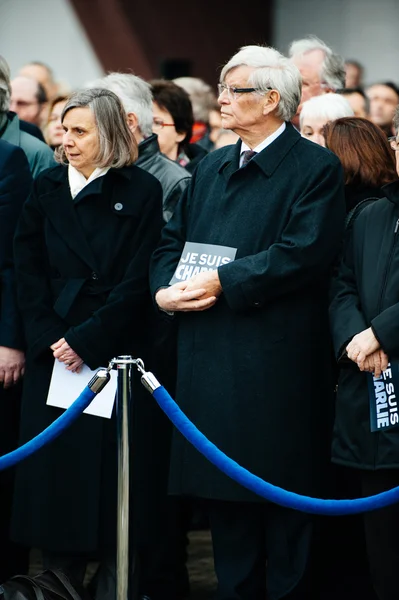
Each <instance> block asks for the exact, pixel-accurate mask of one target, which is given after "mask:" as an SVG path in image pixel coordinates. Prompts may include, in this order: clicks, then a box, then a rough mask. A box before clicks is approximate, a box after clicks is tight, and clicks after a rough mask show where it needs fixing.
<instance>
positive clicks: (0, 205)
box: [0, 145, 32, 349]
mask: <svg viewBox="0 0 399 600" xmlns="http://www.w3.org/2000/svg"><path fill="white" fill-rule="evenodd" d="M2 150H3V149H2ZM4 154H5V161H4V162H3V163H2V165H1V167H0V279H1V287H0V290H1V298H0V346H6V347H8V348H18V349H22V348H23V347H24V336H23V326H22V320H21V317H20V314H19V311H18V308H17V297H16V286H15V273H14V257H13V238H14V234H15V229H16V226H17V221H18V218H19V215H20V213H21V210H22V206H23V203H24V202H25V200H26V199H27V197H28V195H29V192H30V188H31V185H32V175H31V172H30V169H29V164H28V160H27V158H26V156H25V153H24V152H23V150H21V149H20V148H17V147H13V146H11V145H7V149H5V150H4V153H3V156H4Z"/></svg>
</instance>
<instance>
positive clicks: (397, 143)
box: [388, 135, 399, 152]
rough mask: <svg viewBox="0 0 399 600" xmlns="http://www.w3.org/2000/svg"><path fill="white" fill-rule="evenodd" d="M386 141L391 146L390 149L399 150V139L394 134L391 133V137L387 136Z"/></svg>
mask: <svg viewBox="0 0 399 600" xmlns="http://www.w3.org/2000/svg"><path fill="white" fill-rule="evenodd" d="M388 142H389V144H390V146H391V148H392V150H395V152H398V150H399V139H398V138H397V137H396V135H393V136H392V137H389V138H388Z"/></svg>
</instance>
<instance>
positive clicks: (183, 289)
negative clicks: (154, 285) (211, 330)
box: [155, 280, 217, 312]
mask: <svg viewBox="0 0 399 600" xmlns="http://www.w3.org/2000/svg"><path fill="white" fill-rule="evenodd" d="M191 281H192V280H190V281H189V282H188V281H182V282H181V283H180V282H179V283H175V284H174V285H171V286H170V287H168V288H163V289H160V290H158V292H157V293H156V295H155V301H156V303H157V304H158V306H159V308H161V309H162V310H165V311H167V312H179V311H180V312H190V311H202V310H207V309H208V308H211V307H212V306H213V305H214V304H215V303H216V301H217V297H216V296H210V295H209V294H208V291H207V289H206V288H205V287H198V286H197V287H196V288H195V287H194V288H193V287H191V289H190V290H187V287H188V284H189V283H190V282H191Z"/></svg>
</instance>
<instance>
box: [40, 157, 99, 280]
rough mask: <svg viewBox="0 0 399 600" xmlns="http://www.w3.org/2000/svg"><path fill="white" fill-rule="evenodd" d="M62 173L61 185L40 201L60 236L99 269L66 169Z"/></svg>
mask: <svg viewBox="0 0 399 600" xmlns="http://www.w3.org/2000/svg"><path fill="white" fill-rule="evenodd" d="M57 175H59V173H57ZM62 175H63V176H62V177H59V185H56V186H55V187H54V189H53V190H52V191H51V192H48V193H47V194H43V196H41V197H40V202H41V204H42V206H43V208H44V211H45V214H46V216H47V217H48V219H49V220H50V221H51V223H52V225H53V226H54V228H55V229H56V230H57V232H58V234H59V236H60V237H61V238H62V239H63V240H64V241H65V242H66V243H67V244H68V246H69V247H70V249H71V250H72V251H73V252H74V253H75V254H77V256H79V258H81V259H82V260H83V261H84V262H85V263H86V264H87V265H88V266H89V267H90V268H91V270H92V271H97V270H98V266H97V265H96V260H95V258H94V255H93V253H92V251H91V248H90V246H89V244H88V243H87V240H86V237H85V235H84V232H83V230H82V227H81V225H80V222H79V219H78V218H77V216H76V212H75V208H74V205H73V200H72V197H71V192H70V190H69V184H68V177H67V170H66V169H65V173H62ZM57 179H58V177H57Z"/></svg>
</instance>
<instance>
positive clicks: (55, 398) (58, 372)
mask: <svg viewBox="0 0 399 600" xmlns="http://www.w3.org/2000/svg"><path fill="white" fill-rule="evenodd" d="M95 372H96V371H92V370H91V369H89V367H88V366H87V365H83V368H82V370H81V372H80V373H72V371H68V370H67V369H66V367H65V364H64V363H62V362H60V361H59V360H57V359H56V360H55V361H54V367H53V373H52V376H51V382H50V387H49V391H48V396H47V404H48V405H49V406H58V407H59V408H69V407H70V406H71V404H72V403H73V402H74V401H75V400H76V398H78V396H80V394H81V393H82V391H83V389H84V388H85V387H86V385H87V384H88V383H89V381H90V379H91V378H92V377H93V375H94V374H95ZM117 377H118V374H117V372H116V371H111V379H110V381H109V382H108V383H107V385H106V386H105V388H104V389H103V390H102V392H100V393H99V394H98V395H97V396H95V398H94V399H93V401H92V402H91V404H90V405H89V406H88V407H87V408H86V410H85V411H84V412H85V413H87V414H88V415H94V416H96V417H104V418H105V419H110V418H111V415H112V409H113V406H114V402H115V394H116V386H117Z"/></svg>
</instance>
